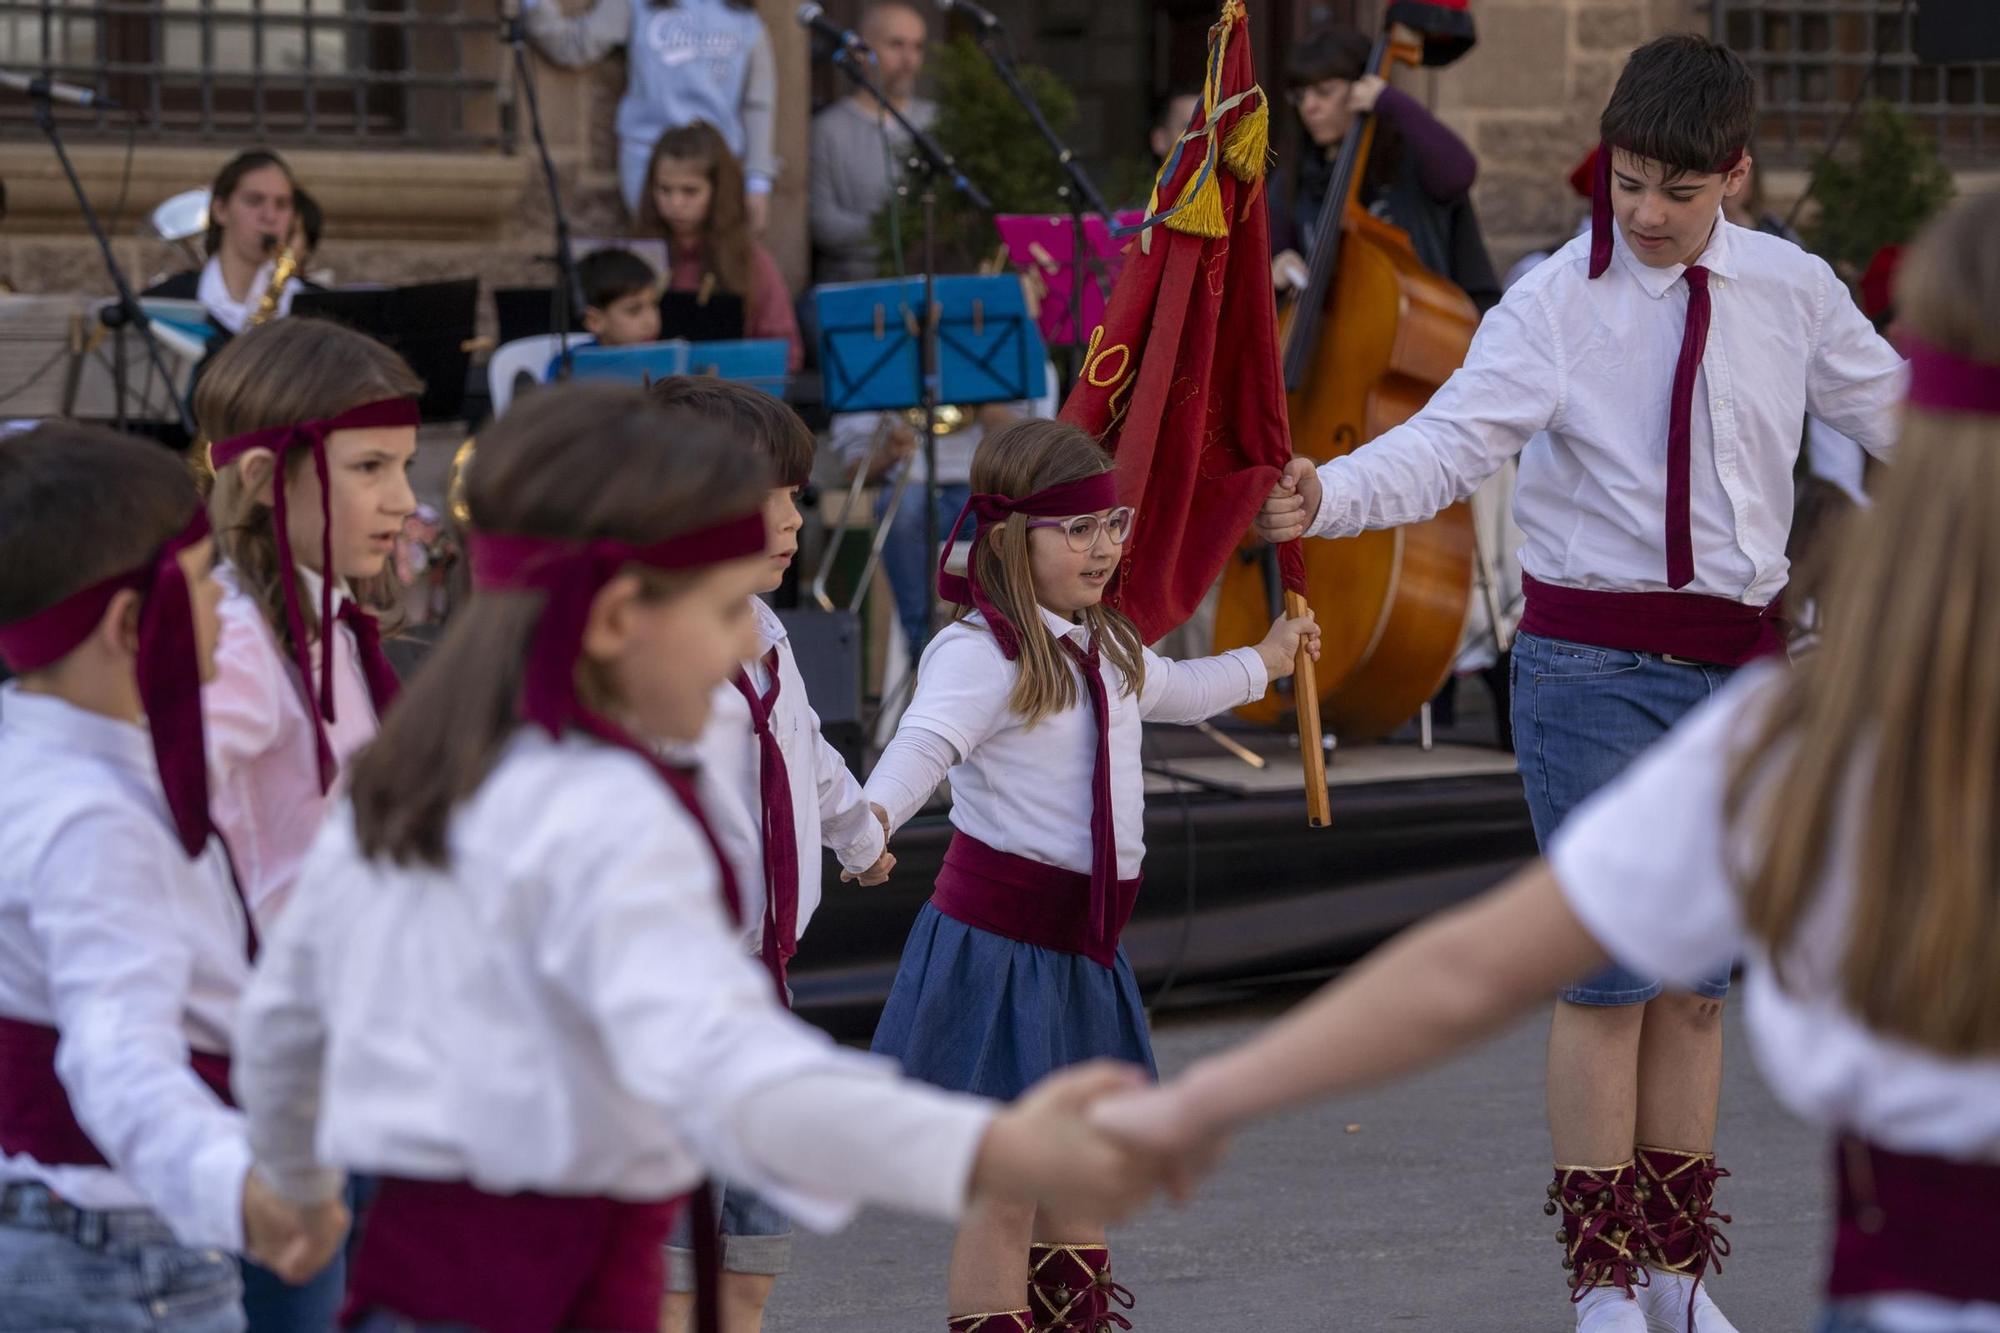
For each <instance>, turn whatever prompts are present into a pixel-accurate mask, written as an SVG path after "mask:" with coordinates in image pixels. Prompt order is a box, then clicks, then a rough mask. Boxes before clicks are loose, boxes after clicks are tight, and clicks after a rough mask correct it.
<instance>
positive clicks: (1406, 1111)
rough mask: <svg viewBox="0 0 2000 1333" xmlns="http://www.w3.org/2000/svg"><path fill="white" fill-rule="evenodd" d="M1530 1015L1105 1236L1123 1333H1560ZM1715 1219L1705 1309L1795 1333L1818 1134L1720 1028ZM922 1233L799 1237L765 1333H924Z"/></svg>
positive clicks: (881, 1227) (881, 1222)
mask: <svg viewBox="0 0 2000 1333" xmlns="http://www.w3.org/2000/svg"><path fill="white" fill-rule="evenodd" d="M1279 1007H1280V1006H1278V1005H1275V1004H1272V1003H1268V1002H1267V1003H1263V1004H1259V1005H1253V1006H1243V1005H1235V1006H1232V1007H1229V1008H1226V1009H1210V1010H1205V1011H1203V1010H1196V1011H1192V1012H1189V1013H1183V1014H1179V1015H1170V1016H1168V1018H1167V1019H1166V1020H1165V1021H1164V1022H1163V1023H1162V1024H1161V1026H1160V1027H1159V1029H1158V1030H1157V1031H1156V1034H1155V1038H1156V1045H1157V1050H1158V1056H1159V1061H1160V1066H1161V1072H1162V1073H1163V1074H1171V1073H1173V1072H1174V1071H1175V1070H1178V1069H1181V1068H1183V1067H1185V1066H1186V1065H1187V1064H1188V1062H1189V1061H1191V1060H1193V1059H1195V1058H1197V1057H1199V1056H1200V1055H1202V1054H1203V1053H1205V1052H1208V1051H1212V1050H1215V1049H1216V1048H1218V1047H1221V1046H1224V1045H1226V1044H1229V1043H1231V1042H1234V1041H1237V1040H1240V1039H1241V1038H1242V1037H1243V1036H1244V1035H1245V1034H1246V1033H1248V1032H1251V1031H1253V1030H1254V1029H1255V1028H1256V1027H1257V1026H1258V1025H1259V1024H1260V1023H1262V1022H1263V1021H1265V1020H1266V1019H1267V1018H1268V1016H1269V1015H1270V1014H1271V1013H1273V1012H1276V1011H1277V1009H1278V1008H1279ZM1546 1027H1547V1018H1546V1015H1538V1016H1537V1017H1535V1018H1533V1019H1531V1020H1529V1021H1527V1022H1524V1023H1522V1024H1520V1025H1519V1026H1517V1027H1515V1028H1513V1029H1512V1030H1510V1031H1509V1032H1507V1033H1506V1034H1505V1035H1504V1036H1502V1037H1500V1038H1498V1039H1496V1040H1495V1041H1493V1042H1491V1043H1489V1044H1488V1045H1486V1046H1485V1047H1483V1048H1481V1049H1479V1050H1477V1051H1474V1052H1472V1053H1471V1054H1469V1055H1466V1056H1464V1057H1463V1058H1461V1059H1458V1060H1455V1061H1453V1062H1452V1063H1450V1064H1448V1065H1445V1066H1443V1067H1441V1068H1439V1069H1437V1070H1434V1071H1432V1072H1430V1073H1428V1074H1425V1075H1422V1076H1420V1077H1418V1078H1414V1079H1411V1080H1409V1081H1407V1082H1404V1083H1402V1084H1399V1085H1396V1086H1394V1087H1390V1088H1386V1089H1381V1090H1377V1091H1374V1092H1369V1093H1365V1094H1361V1095H1358V1096H1351V1097H1343V1098H1340V1099H1339V1100H1338V1101H1336V1102H1333V1103H1330V1104H1327V1105H1325V1106H1320V1107H1315V1108H1312V1109H1310V1110H1308V1111H1304V1112H1301V1113H1298V1114H1295V1115H1292V1116H1288V1117H1286V1118H1284V1119H1281V1120H1278V1121H1274V1122H1271V1123H1269V1124H1265V1125H1261V1126H1259V1127H1257V1128H1255V1129H1253V1130H1251V1131H1250V1132H1248V1133H1245V1134H1243V1135H1241V1136H1240V1137H1239V1138H1238V1140H1237V1142H1236V1143H1235V1145H1234V1147H1233V1149H1232V1151H1231V1154H1230V1156H1229V1158H1228V1160H1227V1161H1225V1163H1224V1164H1223V1166H1222V1168H1221V1169H1220V1170H1219V1171H1218V1172H1217V1173H1216V1175H1215V1176H1214V1177H1213V1178H1211V1179H1210V1181H1209V1182H1208V1184H1207V1185H1206V1187H1205V1188H1204V1190H1203V1192H1202V1194H1201V1196H1200V1197H1199V1198H1198V1199H1197V1200H1196V1201H1195V1202H1194V1203H1193V1204H1192V1205H1190V1206H1189V1207H1188V1208H1187V1209H1186V1210H1185V1211H1173V1210H1171V1209H1168V1208H1166V1207H1164V1206H1163V1207H1160V1208H1157V1209H1155V1210H1154V1211H1151V1212H1149V1213H1147V1214H1145V1215H1143V1216H1141V1217H1140V1218H1139V1219H1137V1221H1135V1222H1134V1223H1131V1224H1128V1225H1127V1226H1125V1227H1123V1228H1121V1229H1119V1230H1118V1231H1115V1232H1114V1233H1113V1235H1112V1246H1113V1251H1112V1253H1113V1269H1114V1272H1115V1273H1116V1274H1117V1277H1118V1280H1119V1281H1121V1282H1123V1283H1124V1284H1125V1285H1127V1286H1129V1287H1130V1288H1131V1289H1132V1290H1133V1292H1134V1293H1135V1294H1136V1295H1137V1297H1138V1307H1137V1309H1135V1310H1134V1311H1133V1312H1132V1317H1133V1325H1134V1329H1135V1333H1215V1331H1216V1330H1236V1329H1260V1330H1271V1331H1272V1333H1287V1331H1289V1330H1308V1329H1312V1330H1318V1329H1354V1330H1369V1329H1446V1330H1468V1331H1476V1333H1488V1331H1491V1333H1560V1331H1561V1330H1566V1329H1570V1328H1572V1327H1573V1326H1574V1325H1573V1319H1572V1316H1571V1315H1570V1311H1569V1306H1568V1305H1567V1303H1566V1300H1565V1292H1564V1290H1563V1288H1562V1285H1561V1278H1562V1276H1563V1274H1562V1271H1561V1269H1560V1267H1559V1266H1558V1263H1559V1259H1560V1255H1559V1254H1558V1252H1557V1246H1556V1243H1555V1232H1556V1222H1555V1219H1553V1218H1550V1217H1547V1216H1545V1215H1544V1214H1543V1212H1542V1204H1543V1202H1544V1200H1545V1197H1546V1196H1545V1190H1546V1188H1547V1184H1548V1181H1549V1178H1550V1169H1549V1147H1548V1138H1547V1133H1546V1130H1545V1129H1544V1126H1543V1120H1542V1091H1541V1085H1542V1075H1541V1069H1542V1058H1541V1057H1542V1044H1543V1038H1544V1035H1545V1032H1546ZM1727 1040H1728V1057H1727V1070H1726V1074H1725V1078H1724V1084H1723V1094H1722V1118H1721V1130H1720V1135H1719V1139H1720V1149H1721V1152H1720V1159H1721V1164H1722V1165H1723V1166H1725V1167H1727V1168H1729V1169H1730V1170H1732V1171H1733V1172H1734V1173H1735V1175H1734V1177H1733V1178H1732V1179H1730V1180H1725V1181H1724V1182H1722V1186H1721V1190H1720V1193H1719V1196H1718V1204H1719V1206H1720V1207H1721V1208H1722V1210H1723V1211H1725V1212H1728V1213H1732V1214H1734V1216H1735V1218H1736V1222H1735V1224H1734V1225H1732V1226H1730V1227H1728V1228H1727V1232H1728V1235H1729V1236H1730V1238H1731V1239H1732V1241H1733V1243H1734V1246H1735V1254H1734V1255H1732V1256H1731V1257H1730V1258H1729V1259H1728V1260H1727V1261H1726V1263H1725V1271H1724V1272H1723V1274H1722V1275H1721V1276H1720V1277H1719V1278H1718V1279H1716V1280H1715V1282H1714V1291H1715V1296H1716V1299H1717V1301H1718V1302H1719V1303H1720V1304H1721V1305H1722V1308H1723V1309H1724V1310H1725V1311H1726V1312H1728V1313H1729V1315H1730V1316H1731V1318H1732V1319H1733V1320H1734V1321H1735V1322H1736V1324H1737V1325H1738V1326H1739V1327H1740V1328H1741V1329H1742V1330H1743V1333H1774V1331H1776V1330H1804V1329H1806V1328H1808V1327H1810V1325H1811V1321H1812V1318H1813V1314H1814V1310H1815V1306H1816V1292H1817V1289H1818V1284H1819V1280H1820V1273H1821V1259H1822V1254H1823V1251H1824V1236H1825V1226H1826V1218H1827V1210H1828V1203H1827V1198H1826V1192H1825V1182H1826V1172H1825V1170H1824V1167H1825V1148H1824V1143H1823V1140H1822V1138H1821V1136H1820V1135H1819V1134H1818V1133H1817V1132H1816V1131H1814V1130H1811V1129H1809V1128H1806V1127H1803V1126H1801V1125H1800V1124H1799V1123H1798V1122H1797V1121H1795V1120H1794V1119H1792V1118H1791V1117H1790V1116H1789V1115H1788V1114H1786V1113H1785V1112H1784V1111H1783V1110H1781V1109H1780V1108H1779V1107H1778V1105H1777V1104H1776V1102H1775V1101H1774V1100H1773V1099H1772V1097H1771V1095H1770V1094H1769V1092H1767V1091H1766V1090H1765V1088H1764V1085H1763V1083H1762V1082H1761V1081H1760V1080H1759V1078H1758V1076H1757V1074H1756V1071H1755V1069H1754V1068H1753V1066H1752V1064H1751V1061H1750V1058H1749V1055H1748V1052H1747V1049H1746V1046H1745V1041H1744V1036H1743V1030H1742V1025H1741V1023H1740V1021H1738V1020H1737V1019H1736V1018H1734V1017H1732V1018H1731V1019H1730V1023H1729V1030H1728V1039H1727ZM949 1243H950V1238H949V1236H948V1235H947V1233H946V1231H945V1229H944V1228H942V1227H940V1226H935V1225H931V1224H927V1223H922V1222H917V1221H911V1220H908V1219H904V1218H899V1217H893V1216H890V1215H887V1214H884V1213H879V1212H871V1213H868V1214H866V1215H864V1216H863V1217H862V1218H861V1219H859V1220H858V1221H857V1222H856V1223H855V1225H854V1226H852V1227H850V1228H849V1229H848V1230H847V1231H845V1232H843V1233H841V1234H839V1235H835V1236H810V1235H801V1236H800V1238H799V1241H798V1246H797V1252H796V1256H795V1260H794V1266H793V1272H792V1273H791V1275H790V1276H788V1277H786V1278H784V1279H783V1280H782V1281H780V1282H779V1284H778V1288H777V1293H776V1295H775V1296H774V1297H773V1300H772V1304H771V1309H770V1311H769V1316H768V1318H767V1320H766V1323H765V1327H766V1328H767V1329H769V1330H771V1333H791V1331H792V1330H805V1329H812V1330H815V1331H816V1333H887V1331H890V1330H894V1331H896V1333H901V1331H902V1330H916V1331H919V1333H941V1330H942V1329H943V1328H944V1317H945V1309H944V1267H945V1258H946V1254H947V1252H948V1249H949Z"/></svg>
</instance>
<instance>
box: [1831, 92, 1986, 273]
mask: <svg viewBox="0 0 2000 1333" xmlns="http://www.w3.org/2000/svg"><path fill="white" fill-rule="evenodd" d="M1951 195H1952V180H1951V172H1950V171H1949V170H1948V169H1946V167H1945V165H1944V163H1942V162H1940V161H1939V160H1938V155H1937V145H1936V144H1935V143H1933V142H1932V141H1931V139H1930V138H1929V137H1928V136H1927V135H1925V134H1923V133H1922V132H1921V131H1919V130H1918V129H1917V127H1916V124H1915V123H1914V122H1913V121H1912V120H1911V119H1910V118H1909V117H1908V116H1906V115H1904V114H1903V113H1901V112H1900V111H1897V110H1896V109H1895V108H1894V107H1891V106H1889V105H1887V104H1885V103H1882V102H1870V103H1869V104H1868V105H1867V107H1866V108H1865V109H1864V112H1863V115H1862V118H1861V129H1860V134H1859V135H1858V137H1857V138H1856V140H1855V141H1854V143H1853V146H1852V148H1851V149H1850V150H1849V151H1848V152H1846V153H1843V154H1841V155H1839V156H1836V157H1833V158H1830V159H1828V160H1827V161H1826V162H1825V163H1824V164H1822V165H1821V167H1820V170H1819V174H1818V176H1817V178H1816V179H1815V180H1814V182H1813V187H1812V196H1813V199H1814V201H1815V202H1817V203H1818V204H1819V209H1820V212H1819V217H1818V219H1817V220H1816V221H1814V222H1813V223H1812V225H1811V226H1810V227H1808V228H1807V230H1806V239H1807V243H1808V244H1809V245H1810V246H1811V248H1812V249H1813V250H1814V251H1815V252H1816V253H1817V254H1819V255H1820V257H1821V258H1823V259H1825V260H1826V261H1827V262H1828V263H1830V264H1832V265H1833V266H1834V267H1835V268H1838V269H1840V270H1842V271H1843V272H1845V273H1847V274H1849V275H1850V276H1851V275H1852V274H1855V273H1858V272H1860V271H1861V270H1862V269H1863V268H1865V267H1866V266H1867V264H1868V261H1869V259H1870V258H1872V257H1873V256H1874V254H1875V252H1876V251H1877V250H1879V249H1881V248H1882V247H1883V246H1885V245H1893V244H1900V243H1903V242H1906V241H1908V240H1910V239H1911V238H1912V237H1913V236H1915V235H1916V234H1917V231H1918V230H1919V229H1920V228H1921V227H1922V226H1923V225H1924V223H1926V222H1928V221H1929V220H1930V219H1931V217H1932V215H1934V214H1935V213H1937V211H1938V210H1939V209H1941V208H1943V207H1944V205H1945V204H1946V203H1947V202H1948V201H1949V200H1950V199H1951Z"/></svg>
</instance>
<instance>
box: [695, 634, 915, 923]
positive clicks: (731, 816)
mask: <svg viewBox="0 0 2000 1333" xmlns="http://www.w3.org/2000/svg"><path fill="white" fill-rule="evenodd" d="M751 605H752V607H754V608H755V610H756V615H757V660H756V661H754V662H746V663H744V670H745V671H746V672H747V673H748V675H749V677H750V686H751V688H752V689H754V690H756V691H757V693H758V694H759V695H760V696H761V695H762V694H763V693H764V692H765V690H767V689H769V688H770V684H771V681H770V676H769V675H768V674H767V673H766V672H765V670H764V662H763V658H764V655H765V654H766V653H768V652H770V651H771V650H772V649H774V648H775V649H776V650H777V652H778V702H777V707H776V708H775V709H773V710H772V714H771V730H772V731H773V732H774V733H775V734H776V735H777V738H778V746H779V748H780V749H781V750H783V751H784V755H785V777H786V779H787V782H788V784H789V785H790V787H791V789H792V828H793V831H794V835H795V836H796V837H797V839H798V848H799V934H801V935H803V934H805V931H806V923H807V922H808V921H810V920H812V914H813V912H814V911H815V910H817V909H818V907H819V899H820V856H819V849H820V847H821V845H822V843H823V844H824V845H825V846H827V847H829V848H831V849H832V850H833V854H834V855H835V856H836V857H838V858H839V860H840V864H841V866H842V867H843V868H845V869H847V870H851V871H855V872H857V873H858V872H860V871H863V870H866V869H867V868H868V867H869V866H871V865H874V864H875V861H876V859H877V858H878V857H880V856H881V855H882V845H883V838H882V825H881V823H880V822H879V821H878V820H877V819H876V818H875V815H874V813H873V812H872V811H870V810H869V808H868V802H867V801H865V800H864V799H862V796H861V784H860V783H859V782H856V781H855V780H854V775H853V774H852V773H849V772H848V771H847V764H846V763H845V761H843V760H842V759H841V757H840V751H838V750H836V749H834V748H833V747H832V746H831V745H829V744H827V742H826V738H825V737H823V736H821V735H820V733H819V714H818V713H815V712H814V711H813V707H812V701H811V700H810V699H808V698H807V697H806V682H805V678H804V677H803V676H801V675H800V674H799V664H798V661H797V659H795V658H794V657H793V656H792V645H791V642H790V640H789V639H788V638H787V637H786V635H785V625H784V622H783V621H781V620H779V619H778V613H777V612H775V611H773V610H772V609H771V608H770V607H768V606H766V605H765V604H764V602H763V600H762V599H761V598H752V599H751ZM758 756H759V749H758V743H757V733H756V730H755V729H754V728H753V727H752V725H751V722H750V704H749V702H748V701H747V700H745V699H744V697H743V694H742V691H740V690H738V689H737V688H736V687H735V686H734V685H731V684H723V685H718V686H717V687H716V689H715V696H714V698H713V699H712V700H711V702H710V707H709V719H708V727H707V729H706V730H705V731H703V732H702V737H701V744H700V745H699V746H698V747H697V757H698V759H699V762H700V765H701V776H702V795H703V798H704V804H705V806H706V808H707V811H708V819H709V823H710V824H711V825H713V826H714V828H715V836H716V839H717V840H718V841H719V842H721V844H722V850H723V852H724V853H725V854H727V855H728V857H729V863H730V868H731V869H732V870H734V871H735V873H736V886H737V888H738V890H739V891H740V892H741V893H742V895H743V922H744V927H745V942H746V943H747V945H748V946H749V948H748V951H749V952H751V953H756V952H757V949H758V946H759V945H760V944H761V943H762V941H763V937H764V814H763V811H764V796H763V787H762V774H763V768H762V765H761V763H760V760H759V757H758Z"/></svg>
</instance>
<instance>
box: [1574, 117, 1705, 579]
mask: <svg viewBox="0 0 2000 1333" xmlns="http://www.w3.org/2000/svg"><path fill="white" fill-rule="evenodd" d="M1611 147H1612V146H1611V145H1610V144H1608V143H1600V144H1598V145H1597V160H1596V169H1595V171H1594V172H1593V173H1592V179H1591V190H1590V276H1591V277H1593V278H1596V277H1600V276H1602V274H1603V273H1604V270H1605V269H1607V268H1609V267H1610V266H1611V248H1612V216H1611ZM1742 160H1743V150H1742V149H1741V148H1738V149H1737V150H1736V151H1735V152H1733V153H1730V154H1728V155H1727V156H1725V157H1724V158H1723V159H1722V160H1721V161H1719V162H1717V163H1715V164H1714V165H1712V166H1711V167H1709V168H1708V172H1709V174H1712V175H1720V174H1722V173H1724V172H1728V171H1731V170H1733V169H1734V168H1735V166H1736V164H1737V163H1738V162H1740V161H1742ZM1681 276H1683V277H1685V278H1686V279H1687V284H1688V306H1687V320H1686V322H1685V323H1684V324H1683V325H1682V327H1681V351H1680V356H1679V358H1678V359H1677V360H1676V361H1675V362H1674V386H1673V398H1672V399H1671V401H1670V403H1669V406H1668V409H1667V496H1666V550H1667V586H1668V587H1669V588H1685V587H1687V585H1688V584H1690V583H1692V582H1694V520H1693V480H1692V476H1691V473H1692V471H1693V466H1694V464H1693V443H1692V438H1691V430H1692V418H1693V412H1694V377H1695V372H1696V371H1697V370H1699V369H1700V368H1701V357H1702V353H1703V352H1704V351H1706V350H1707V348H1708V324H1709V315H1710V306H1709V297H1708V270H1707V269H1705V268H1703V267H1702V266H1701V265H1700V264H1690V265H1688V267H1687V268H1686V270H1685V271H1683V273H1682V275H1681Z"/></svg>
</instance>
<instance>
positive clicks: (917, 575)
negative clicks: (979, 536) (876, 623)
mask: <svg viewBox="0 0 2000 1333" xmlns="http://www.w3.org/2000/svg"><path fill="white" fill-rule="evenodd" d="M890 493H891V491H890V489H889V488H886V487H885V488H884V489H883V491H882V494H881V498H880V499H878V500H877V501H876V502H875V517H876V519H877V521H880V519H881V517H882V511H883V510H884V509H886V508H887V507H888V505H889V496H890ZM971 495H972V487H970V486H964V485H951V486H940V487H938V488H937V537H938V540H939V541H940V542H942V541H943V540H944V539H945V538H946V537H948V536H950V535H951V525H952V521H953V520H955V519H956V518H957V517H958V511H959V510H961V509H963V508H965V502H966V500H967V499H968V498H970V496H971ZM976 526H977V525H976V524H975V523H974V521H973V520H971V519H967V520H966V521H965V529H964V530H963V531H961V532H960V533H959V534H958V537H959V540H960V541H970V540H971V538H972V535H973V530H974V529H975V527H976ZM882 572H883V573H884V574H886V575H888V577H889V590H890V591H891V592H893V593H894V594H895V595H896V619H897V620H899V621H901V622H902V626H903V638H904V639H905V640H907V641H908V643H909V645H910V660H911V661H912V662H915V661H916V660H917V654H919V653H921V652H922V651H923V650H924V640H925V637H926V636H925V633H924V628H925V621H926V620H927V619H928V617H929V615H930V609H931V600H932V599H933V598H934V597H935V596H936V595H937V552H936V551H933V550H932V549H931V548H930V547H929V546H927V545H926V544H925V543H924V488H923V483H922V482H920V481H915V480H913V481H911V482H910V484H909V486H908V487H906V488H905V489H904V491H903V502H902V503H901V504H899V505H897V506H896V517H895V518H894V519H893V520H891V522H890V524H889V536H888V539H887V540H886V541H884V542H883V544H882Z"/></svg>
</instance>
